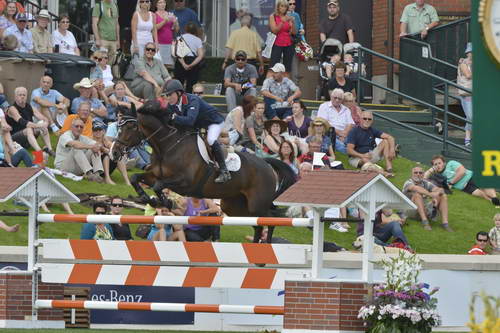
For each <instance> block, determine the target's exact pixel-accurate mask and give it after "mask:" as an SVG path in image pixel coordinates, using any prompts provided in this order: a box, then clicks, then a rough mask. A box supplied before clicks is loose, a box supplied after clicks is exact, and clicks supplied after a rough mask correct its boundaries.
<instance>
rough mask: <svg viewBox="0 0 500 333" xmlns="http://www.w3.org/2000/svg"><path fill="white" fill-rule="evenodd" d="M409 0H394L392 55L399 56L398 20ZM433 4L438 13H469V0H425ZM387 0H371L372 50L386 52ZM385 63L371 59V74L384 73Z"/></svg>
mask: <svg viewBox="0 0 500 333" xmlns="http://www.w3.org/2000/svg"><path fill="white" fill-rule="evenodd" d="M413 2H414V1H413V0H411V1H409V0H404V1H401V0H394V57H395V58H396V59H397V58H399V26H400V23H399V20H400V18H401V14H402V13H403V9H404V8H405V6H406V5H408V4H410V3H413ZM426 3H428V4H430V5H432V6H434V7H435V8H436V10H437V12H438V15H443V14H444V15H453V14H460V15H463V14H464V13H470V0H447V1H442V0H427V1H426ZM386 43H387V0H373V50H374V51H377V52H380V53H383V54H388V50H387V46H386ZM386 68H387V63H386V62H385V61H381V60H380V59H374V61H373V75H380V74H385V73H386Z"/></svg>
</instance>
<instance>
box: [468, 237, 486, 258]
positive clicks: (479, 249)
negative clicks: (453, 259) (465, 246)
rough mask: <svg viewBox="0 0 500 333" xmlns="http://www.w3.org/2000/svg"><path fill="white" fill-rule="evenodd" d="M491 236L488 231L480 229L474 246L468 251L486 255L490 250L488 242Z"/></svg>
mask: <svg viewBox="0 0 500 333" xmlns="http://www.w3.org/2000/svg"><path fill="white" fill-rule="evenodd" d="M489 240H490V237H489V236H488V233H487V232H486V231H480V232H478V233H477V234H476V244H474V246H472V248H471V249H470V250H469V251H468V252H467V253H468V254H473V255H486V254H488V252H487V251H486V247H487V246H488V242H489Z"/></svg>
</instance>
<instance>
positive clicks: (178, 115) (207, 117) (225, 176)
mask: <svg viewBox="0 0 500 333" xmlns="http://www.w3.org/2000/svg"><path fill="white" fill-rule="evenodd" d="M161 96H162V97H160V103H161V102H166V103H167V108H169V109H170V111H171V112H172V121H173V123H174V124H175V125H180V126H190V127H194V128H207V129H208V133H207V141H208V144H209V145H210V146H211V147H212V151H213V153H214V156H215V160H216V161H217V163H218V164H219V171H220V173H219V175H218V177H217V178H215V180H214V181H215V182H216V183H225V182H227V181H228V180H230V179H231V174H230V173H229V171H228V170H227V167H226V162H225V160H224V153H223V152H222V148H221V146H220V145H219V142H218V141H217V138H218V137H219V135H220V132H221V130H222V128H223V126H224V118H223V117H222V116H221V115H220V114H219V112H217V110H216V109H215V108H214V107H213V106H211V105H210V104H208V103H207V102H205V101H204V100H203V99H201V98H199V97H198V96H197V95H193V94H188V93H185V92H184V87H183V85H182V83H180V81H179V80H170V81H168V82H167V83H166V84H165V86H164V87H163V92H162V94H161ZM162 104H163V103H162Z"/></svg>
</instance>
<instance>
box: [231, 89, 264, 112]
mask: <svg viewBox="0 0 500 333" xmlns="http://www.w3.org/2000/svg"><path fill="white" fill-rule="evenodd" d="M247 95H252V96H257V89H255V88H250V89H247V91H245V93H244V94H241V93H236V90H235V89H234V88H233V87H227V88H226V103H227V111H228V112H229V111H231V110H232V109H234V108H235V107H236V105H237V103H238V102H241V100H242V98H243V97H244V96H247Z"/></svg>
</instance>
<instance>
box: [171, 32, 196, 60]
mask: <svg viewBox="0 0 500 333" xmlns="http://www.w3.org/2000/svg"><path fill="white" fill-rule="evenodd" d="M172 44H173V45H172V57H174V58H184V57H185V56H187V55H188V54H189V53H193V54H196V52H193V51H192V50H191V48H190V47H189V45H188V44H187V43H186V41H185V40H184V38H182V36H179V37H178V38H177V39H176V40H175V41H173V42H172Z"/></svg>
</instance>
